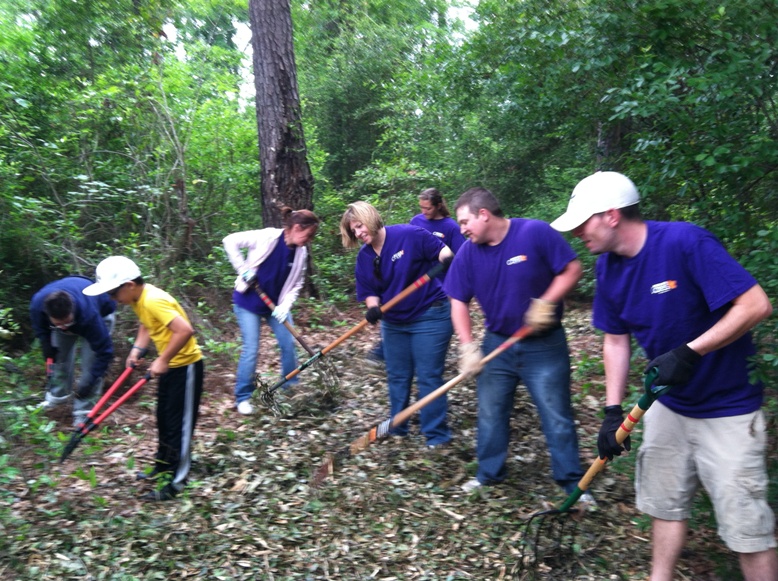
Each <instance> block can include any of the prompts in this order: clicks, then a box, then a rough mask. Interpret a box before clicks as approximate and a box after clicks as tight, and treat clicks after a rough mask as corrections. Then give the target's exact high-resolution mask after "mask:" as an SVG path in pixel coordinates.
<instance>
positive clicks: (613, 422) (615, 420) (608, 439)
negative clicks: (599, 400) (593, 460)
mask: <svg viewBox="0 0 778 581" xmlns="http://www.w3.org/2000/svg"><path fill="white" fill-rule="evenodd" d="M604 411H605V419H603V420H602V426H600V435H599V436H597V453H598V454H599V455H600V458H607V459H608V460H613V457H614V456H621V452H622V451H623V450H626V451H627V452H629V451H630V450H631V449H632V442H630V437H629V436H627V439H626V440H624V443H623V444H619V443H618V442H617V441H616V432H617V431H618V429H619V428H620V427H621V420H622V418H623V417H624V410H623V409H621V406H620V405H609V406H605V410H604Z"/></svg>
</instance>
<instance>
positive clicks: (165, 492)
mask: <svg viewBox="0 0 778 581" xmlns="http://www.w3.org/2000/svg"><path fill="white" fill-rule="evenodd" d="M95 275H96V280H97V282H96V283H94V284H93V285H90V286H88V287H86V288H85V289H84V290H83V292H84V294H85V295H92V296H93V295H99V294H102V293H107V294H108V296H109V297H111V298H112V299H113V300H115V301H116V302H118V303H120V304H124V305H130V306H131V307H132V310H133V311H135V314H136V315H137V316H138V319H139V320H140V327H139V328H138V334H137V335H136V337H135V344H134V345H133V346H132V349H131V350H130V354H129V356H128V357H127V361H126V365H127V366H128V367H130V366H133V365H135V364H136V363H137V362H138V360H139V359H140V358H141V357H143V355H145V353H146V350H147V348H148V345H149V342H150V341H153V342H154V346H155V347H156V349H157V354H158V355H157V358H156V359H155V360H154V361H152V363H151V365H150V366H149V373H150V374H151V376H152V377H158V378H159V385H158V389H157V429H158V432H159V433H158V439H159V442H158V448H157V455H156V458H155V462H154V468H153V469H152V471H151V473H149V474H139V475H138V477H139V478H140V479H147V478H149V479H150V478H156V477H158V476H161V475H162V474H163V473H167V474H169V475H170V481H169V482H168V483H167V484H166V485H165V486H164V487H163V488H161V489H160V490H154V491H152V492H149V493H148V494H145V495H144V496H142V497H141V498H142V499H143V500H149V501H160V500H171V499H173V498H175V496H176V495H177V494H178V493H179V492H181V490H183V488H184V486H185V485H186V477H187V475H188V474H189V468H190V465H191V449H192V435H193V434H194V427H195V422H196V421H197V413H198V409H199V407H200V397H201V395H202V391H203V361H202V357H203V356H202V353H201V352H200V347H199V346H198V345H197V341H196V339H195V337H194V329H193V328H192V325H191V323H190V322H189V319H188V318H187V316H186V313H185V312H184V310H183V309H182V308H181V305H179V304H178V301H177V300H176V299H174V298H173V297H172V296H170V295H169V294H168V293H166V292H165V291H163V290H162V289H159V288H157V287H155V286H153V285H151V284H148V283H146V282H144V281H143V277H142V276H141V273H140V269H139V268H138V266H137V265H136V264H135V263H134V262H133V261H132V260H130V259H129V258H125V257H124V256H109V257H108V258H106V259H105V260H103V261H102V262H100V264H98V265H97V269H96V272H95Z"/></svg>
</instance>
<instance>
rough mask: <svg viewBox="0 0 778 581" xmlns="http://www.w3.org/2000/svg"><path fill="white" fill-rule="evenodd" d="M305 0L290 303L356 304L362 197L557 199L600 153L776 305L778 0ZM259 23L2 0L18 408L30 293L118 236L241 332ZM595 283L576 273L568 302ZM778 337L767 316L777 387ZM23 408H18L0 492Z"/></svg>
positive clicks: (159, 0) (298, 16)
mask: <svg viewBox="0 0 778 581" xmlns="http://www.w3.org/2000/svg"><path fill="white" fill-rule="evenodd" d="M251 4H252V7H253V8H257V7H258V6H259V7H261V5H263V4H264V5H265V6H267V5H269V4H274V5H277V4H279V3H278V2H270V1H269V0H252V2H251ZM280 4H283V2H281V3H280ZM291 18H292V23H293V34H294V59H295V63H296V76H297V82H298V84H299V102H300V105H301V111H302V117H301V122H302V131H303V135H299V132H298V133H297V134H295V138H298V139H299V142H300V144H301V145H300V146H299V147H298V148H297V151H296V152H295V153H296V154H298V155H299V154H304V156H305V158H306V160H307V163H308V164H309V166H310V171H311V174H312V178H313V181H312V186H313V190H312V206H313V209H314V211H316V212H317V213H318V214H319V216H320V217H322V218H323V220H324V226H323V228H321V229H320V232H319V234H318V236H317V237H316V239H315V241H314V243H313V248H312V256H313V260H312V270H311V282H312V284H311V286H310V296H309V297H305V298H304V299H303V300H301V301H300V302H299V304H298V309H300V310H301V311H306V310H307V312H310V313H312V314H313V315H321V314H322V313H323V312H332V311H333V309H334V312H340V311H338V309H346V308H348V307H349V306H350V305H351V306H353V302H354V297H353V276H352V272H353V271H352V269H353V260H354V253H352V252H347V251H345V250H343V249H342V248H341V245H340V239H339V236H338V234H337V223H338V220H339V218H340V215H341V214H342V212H343V210H344V209H345V206H346V204H348V203H350V202H352V201H355V200H360V199H361V200H367V201H369V202H371V203H373V204H374V205H376V207H378V208H379V210H380V211H381V212H382V214H383V216H384V217H385V219H386V220H387V222H388V223H398V222H406V221H407V220H408V219H409V218H410V217H411V216H412V215H414V214H415V213H417V212H418V207H417V195H418V193H419V192H420V191H421V190H422V189H424V188H427V187H431V186H435V187H437V188H439V189H440V190H441V191H442V192H443V193H444V196H445V197H446V198H447V199H448V200H449V202H450V203H452V204H453V202H454V201H455V200H456V198H457V197H458V195H459V194H460V193H461V192H462V191H464V190H465V189H466V188H468V187H471V186H474V185H483V186H485V187H487V188H489V189H491V190H492V191H493V192H494V193H495V194H496V195H497V196H498V197H499V198H500V199H501V201H502V202H503V205H504V208H505V209H506V212H507V213H508V214H509V215H510V216H527V217H533V218H540V219H544V220H551V219H553V218H555V217H556V216H557V215H559V214H560V213H561V212H562V211H563V209H564V208H565V206H566V204H567V200H568V197H569V193H570V192H571V190H572V188H573V187H574V185H575V184H576V183H577V182H578V181H579V180H580V179H582V178H583V177H585V176H586V175H588V174H590V173H592V172H593V171H595V170H598V169H612V170H618V171H622V172H624V173H626V174H627V175H629V176H630V177H631V178H632V179H633V180H634V181H635V183H636V184H637V185H638V187H639V189H640V190H641V193H642V195H643V199H644V203H643V211H644V214H645V215H646V217H648V218H651V219H663V220H664V219H668V220H688V221H693V222H695V223H697V224H700V225H702V226H704V227H707V228H709V229H711V230H712V231H713V232H714V233H716V234H717V235H718V236H719V237H720V238H721V240H722V241H723V242H724V243H725V244H726V245H727V247H728V248H729V249H730V251H731V252H732V253H733V254H734V255H735V256H736V257H737V258H738V259H739V260H740V261H741V262H742V263H743V264H744V265H745V266H746V267H747V268H749V269H750V270H751V272H752V273H753V274H754V275H755V276H756V277H757V279H758V280H759V281H760V282H761V284H762V286H763V287H764V288H765V290H766V291H767V292H768V294H769V295H770V297H771V298H772V300H773V303H774V305H776V306H778V108H777V107H776V96H777V95H778V83H776V74H778V27H776V26H775V23H776V22H778V2H776V1H775V0H738V1H732V0H722V1H713V0H525V1H519V0H481V1H480V2H470V3H467V2H454V1H448V0H315V1H313V2H309V1H301V0H292V2H291ZM249 21H250V19H249V6H248V5H247V3H246V2H236V1H235V0H223V1H222V2H213V1H211V0H179V1H172V0H133V1H129V0H91V1H84V2H72V1H67V0H13V1H11V0H0V280H2V284H0V357H2V358H3V362H4V370H5V373H6V376H5V377H4V379H3V390H2V393H3V399H4V400H6V402H4V403H7V400H12V399H15V398H19V397H23V396H25V395H27V393H28V392H27V391H26V390H27V389H28V388H30V386H29V385H28V384H27V383H25V382H24V381H23V380H19V379H18V378H17V379H13V378H12V376H13V377H17V376H16V375H14V373H16V372H18V371H19V370H21V371H22V372H24V371H25V370H27V369H31V368H32V367H35V368H37V369H38V375H39V376H41V375H42V373H41V369H40V368H41V362H40V356H39V354H38V353H37V347H36V345H35V344H34V342H33V341H32V336H31V332H30V328H29V322H28V316H27V308H28V304H29V299H30V297H31V296H32V294H33V293H34V292H35V291H36V290H37V289H38V288H40V287H41V286H42V285H43V284H45V283H47V282H49V281H51V280H54V279H56V278H59V277H61V276H64V275H66V274H73V273H79V274H86V275H91V274H92V273H93V271H94V266H95V265H96V264H97V263H98V262H99V261H100V260H101V259H102V258H103V257H105V256H107V255H109V254H124V255H127V256H130V257H131V258H133V259H134V260H135V261H136V262H137V263H138V264H139V265H140V268H141V271H142V272H144V274H146V273H147V274H148V278H149V280H150V281H151V282H153V283H155V284H158V285H160V286H162V287H163V288H165V289H166V290H169V291H170V292H172V293H173V294H174V295H175V296H177V297H178V298H179V299H180V300H181V301H182V303H183V304H184V306H185V307H186V308H187V310H188V311H189V312H190V313H192V317H193V319H194V321H195V323H196V325H197V327H198V334H199V336H200V337H201V344H203V345H204V347H205V351H206V354H207V355H208V356H210V357H211V358H217V357H218V356H219V355H220V354H224V353H225V352H226V351H227V350H229V349H234V348H235V344H234V343H231V344H228V343H227V342H226V341H225V339H224V331H225V327H226V326H229V324H230V317H231V315H230V313H229V298H230V290H231V280H232V277H233V276H234V273H233V272H232V269H231V267H230V265H229V263H228V261H227V260H226V257H225V255H224V253H223V251H222V249H221V240H222V238H223V237H224V236H225V235H226V234H228V233H230V232H234V231H238V230H243V229H252V228H261V227H263V220H262V216H263V199H262V189H261V187H260V185H261V184H260V182H261V177H262V175H263V174H262V171H261V168H260V151H259V147H258V143H259V141H258V131H257V126H258V123H257V119H258V118H259V119H260V120H261V119H262V118H263V111H262V110H261V109H260V110H257V108H256V106H255V101H254V99H253V95H254V84H253V78H252V60H251V41H250V32H249ZM303 148H304V149H303ZM267 201H268V200H265V202H267ZM572 243H573V245H574V247H575V248H576V249H577V250H578V251H579V252H580V253H581V257H582V259H584V261H585V263H586V264H587V265H589V267H590V266H591V264H592V258H591V257H589V256H588V253H587V252H586V249H585V248H583V247H582V246H580V245H578V244H577V241H573V242H572ZM592 292H593V281H592V276H591V272H588V273H587V276H586V277H585V279H584V281H583V282H582V284H581V286H580V288H579V289H578V291H577V295H576V296H575V297H574V299H576V300H581V301H584V303H585V301H586V300H587V299H589V298H591V294H592ZM311 320H312V321H315V320H318V319H316V317H313V316H312V318H311ZM776 332H778V317H776V316H773V317H772V318H771V319H770V320H769V321H767V322H766V323H765V324H763V325H761V326H760V327H759V329H758V330H757V336H758V339H759V341H760V345H761V353H760V357H759V360H758V361H757V362H755V363H756V364H757V365H755V373H758V374H760V375H761V376H763V377H765V378H766V379H767V380H768V382H769V384H770V385H775V382H776V379H777V377H776V376H777V375H778V357H776V348H775V337H776ZM128 337H129V335H128V336H127V337H121V338H119V339H117V341H120V342H121V341H124V340H125V339H127V338H128ZM594 357H596V355H594ZM2 373H3V371H0V374H2ZM34 387H35V389H38V386H34ZM30 389H31V390H32V391H34V389H32V388H30ZM15 410H18V411H15ZM26 413H27V412H26V411H25V408H23V407H22V408H11V407H8V408H7V409H6V410H5V411H4V414H5V415H4V416H3V418H4V420H3V422H4V423H3V426H2V427H3V436H2V437H0V454H2V455H1V456H0V488H2V487H3V485H4V483H6V482H12V481H14V479H16V478H17V477H18V471H15V470H16V469H15V468H13V466H12V464H13V462H12V461H11V460H10V459H9V458H10V457H11V450H12V449H13V443H14V438H13V437H11V436H10V435H9V430H11V431H13V430H16V429H17V428H18V431H17V432H14V434H16V435H17V436H18V434H19V433H23V432H24V429H27V428H23V427H19V426H21V425H22V424H24V422H25V421H27V419H25V418H26V416H25V414H26ZM35 425H36V429H45V427H46V425H47V424H46V423H45V422H41V423H40V424H35ZM28 427H29V426H28ZM49 429H50V428H49ZM37 482H38V485H40V484H41V482H40V481H37ZM3 506H4V505H3ZM0 508H2V507H0ZM2 510H5V509H4V508H3V509H2Z"/></svg>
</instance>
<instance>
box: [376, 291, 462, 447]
mask: <svg viewBox="0 0 778 581" xmlns="http://www.w3.org/2000/svg"><path fill="white" fill-rule="evenodd" d="M452 333H453V327H452V326H451V306H450V305H449V303H448V302H447V301H446V302H443V303H442V304H440V305H438V306H432V307H430V308H429V309H427V310H426V311H425V312H424V314H423V315H421V316H420V317H419V318H417V319H416V320H414V321H412V322H410V323H389V322H387V321H386V320H383V321H381V338H382V339H383V343H384V357H385V359H386V376H387V380H388V383H389V403H390V407H391V410H390V411H391V415H392V417H394V416H395V415H396V414H398V413H399V412H401V411H402V410H403V409H405V408H406V407H408V405H409V403H410V400H411V385H412V384H413V377H414V375H415V376H416V385H417V386H418V390H419V399H421V398H423V397H425V396H426V395H427V394H429V393H431V392H433V391H435V390H436V389H437V388H439V387H440V386H441V385H443V384H444V383H445V382H444V381H443V367H444V365H445V363H446V351H448V344H449V341H450V340H451V334H452ZM447 409H448V405H447V400H446V396H445V394H444V395H442V396H441V397H439V398H437V399H435V400H434V401H432V402H431V403H429V404H428V405H426V406H424V407H423V408H421V410H420V416H421V433H422V434H424V436H425V437H426V438H427V444H428V445H437V444H445V443H446V442H449V441H450V440H451V432H450V431H449V429H448V425H447V424H446V411H447ZM391 433H392V434H396V435H399V436H404V435H406V434H407V433H408V422H405V423H403V424H401V425H399V426H397V427H395V428H394V429H393V430H392V432H391Z"/></svg>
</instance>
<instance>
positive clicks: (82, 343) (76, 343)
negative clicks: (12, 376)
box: [30, 276, 116, 426]
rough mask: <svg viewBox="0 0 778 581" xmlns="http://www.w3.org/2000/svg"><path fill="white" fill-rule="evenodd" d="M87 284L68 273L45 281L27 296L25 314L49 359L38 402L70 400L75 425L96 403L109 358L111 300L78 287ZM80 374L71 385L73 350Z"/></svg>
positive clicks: (48, 403) (113, 317) (113, 305)
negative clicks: (49, 368)
mask: <svg viewBox="0 0 778 581" xmlns="http://www.w3.org/2000/svg"><path fill="white" fill-rule="evenodd" d="M90 284H92V280H90V279H88V278H86V277H83V276H67V277H65V278H62V279H60V280H56V281H54V282H51V283H49V284H47V285H46V286H44V287H43V288H42V289H40V290H39V291H38V292H37V293H35V295H34V296H33V297H32V301H31V302H30V319H31V321H32V328H33V331H34V332H35V336H36V337H37V338H38V341H39V342H40V344H41V350H42V351H43V357H44V358H45V359H52V360H53V365H52V373H51V377H50V378H49V380H48V384H47V385H46V395H45V399H44V402H43V404H42V405H43V407H46V408H49V407H53V406H56V405H58V404H61V403H64V402H66V401H68V400H69V399H70V397H71V393H74V395H75V398H74V399H73V425H75V426H77V425H80V424H81V423H82V422H83V421H84V419H85V418H86V415H87V414H88V413H89V411H90V410H91V409H92V408H93V407H94V405H95V403H97V400H98V398H99V397H100V394H101V393H102V389H103V378H104V377H105V374H106V372H107V371H108V366H109V365H110V364H111V360H112V359H113V342H112V341H111V332H112V331H113V327H114V323H115V321H116V303H115V302H114V301H113V300H111V298H110V297H109V296H108V295H106V294H101V295H99V296H96V297H87V296H84V294H83V293H82V292H81V291H82V290H83V289H84V288H86V287H88V286H89V285H90ZM77 351H78V352H79V356H80V358H81V375H80V377H79V378H78V382H77V383H76V388H75V390H73V376H74V373H75V358H76V352H77Z"/></svg>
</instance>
